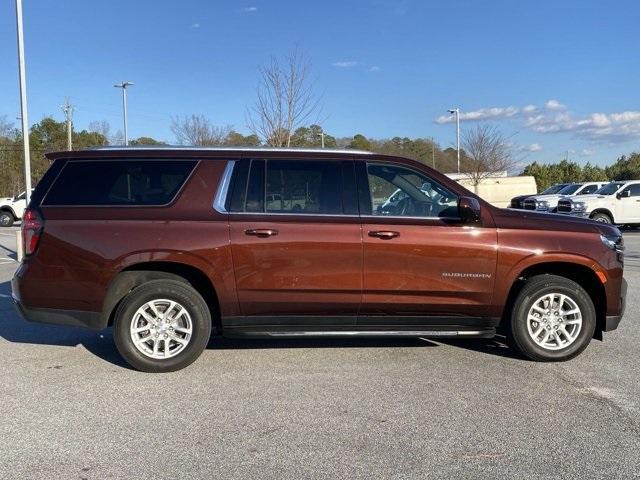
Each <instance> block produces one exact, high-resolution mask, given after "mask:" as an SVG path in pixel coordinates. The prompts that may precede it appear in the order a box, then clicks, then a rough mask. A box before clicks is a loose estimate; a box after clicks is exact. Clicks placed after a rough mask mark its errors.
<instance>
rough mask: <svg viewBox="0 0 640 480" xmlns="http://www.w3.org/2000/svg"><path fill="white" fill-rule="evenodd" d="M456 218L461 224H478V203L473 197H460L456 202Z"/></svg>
mask: <svg viewBox="0 0 640 480" xmlns="http://www.w3.org/2000/svg"><path fill="white" fill-rule="evenodd" d="M458 216H459V217H460V220H462V223H467V224H469V223H471V224H473V223H480V202H479V201H478V199H477V198H473V197H460V199H459V200H458Z"/></svg>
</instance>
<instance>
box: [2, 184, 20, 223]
mask: <svg viewBox="0 0 640 480" xmlns="http://www.w3.org/2000/svg"><path fill="white" fill-rule="evenodd" d="M26 196H27V195H26V192H22V193H21V194H19V195H16V196H15V197H6V198H0V227H10V226H12V225H13V224H14V223H15V222H17V221H18V220H20V219H21V218H22V215H23V214H24V210H25V208H27V201H26Z"/></svg>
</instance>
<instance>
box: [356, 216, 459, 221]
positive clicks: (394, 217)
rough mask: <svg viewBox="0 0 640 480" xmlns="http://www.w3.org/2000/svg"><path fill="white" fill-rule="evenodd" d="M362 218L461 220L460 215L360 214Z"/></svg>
mask: <svg viewBox="0 0 640 480" xmlns="http://www.w3.org/2000/svg"><path fill="white" fill-rule="evenodd" d="M360 217H361V218H392V219H398V220H402V219H404V220H442V221H447V220H448V221H460V220H461V219H460V217H402V216H399V215H360Z"/></svg>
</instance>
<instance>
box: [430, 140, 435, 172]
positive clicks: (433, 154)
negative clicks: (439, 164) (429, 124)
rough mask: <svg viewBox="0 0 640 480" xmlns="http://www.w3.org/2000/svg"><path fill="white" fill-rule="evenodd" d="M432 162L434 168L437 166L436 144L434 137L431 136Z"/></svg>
mask: <svg viewBox="0 0 640 480" xmlns="http://www.w3.org/2000/svg"><path fill="white" fill-rule="evenodd" d="M431 163H432V165H433V168H436V144H435V143H433V137H431Z"/></svg>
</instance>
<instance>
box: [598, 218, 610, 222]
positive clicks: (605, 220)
mask: <svg viewBox="0 0 640 480" xmlns="http://www.w3.org/2000/svg"><path fill="white" fill-rule="evenodd" d="M596 222H600V223H611V222H610V221H609V219H608V218H607V217H598V218H596Z"/></svg>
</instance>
